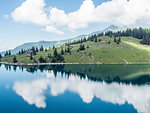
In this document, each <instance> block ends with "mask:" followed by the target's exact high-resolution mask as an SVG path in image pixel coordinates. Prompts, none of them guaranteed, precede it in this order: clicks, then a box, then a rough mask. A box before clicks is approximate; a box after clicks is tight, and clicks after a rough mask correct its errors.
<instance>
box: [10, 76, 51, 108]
mask: <svg viewBox="0 0 150 113" xmlns="http://www.w3.org/2000/svg"><path fill="white" fill-rule="evenodd" d="M48 83H49V80H47V79H37V80H33V81H24V82H16V83H15V84H14V86H13V89H14V90H15V91H16V93H17V94H18V95H20V96H22V98H23V99H24V100H25V101H27V102H28V103H29V104H31V105H32V104H35V105H36V107H38V108H45V107H46V103H45V99H46V97H45V96H44V91H45V90H46V89H47V84H48Z"/></svg>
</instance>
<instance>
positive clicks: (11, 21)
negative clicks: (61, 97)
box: [0, 0, 150, 51]
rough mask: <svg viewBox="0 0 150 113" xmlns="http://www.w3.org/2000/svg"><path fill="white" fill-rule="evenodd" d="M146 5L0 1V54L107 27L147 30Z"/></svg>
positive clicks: (114, 0) (117, 0)
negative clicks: (44, 41)
mask: <svg viewBox="0 0 150 113" xmlns="http://www.w3.org/2000/svg"><path fill="white" fill-rule="evenodd" d="M136 1H140V3H137V2H136ZM148 3H149V1H148V0H130V1H128V0H109V1H108V0H0V31H1V32H0V51H2V50H7V49H11V48H14V47H16V46H18V45H20V44H23V43H25V42H35V41H41V40H47V41H52V40H62V39H68V38H73V37H75V36H78V35H82V34H88V33H91V32H93V31H97V30H102V29H104V28H106V27H107V26H109V25H110V24H115V25H132V26H133V25H140V26H143V27H148V26H149V23H150V22H149V19H150V17H149V16H147V15H148V14H149V13H150V11H149V10H150V8H149V5H146V4H148ZM133 4H134V6H135V7H133V6H132V5H133ZM142 6H144V7H143V8H142V9H139V7H142ZM131 9H133V11H130V10H131ZM137 9H138V11H137V12H136V10H137ZM39 12H41V13H39ZM143 12H145V13H143ZM139 13H142V15H141V16H143V17H144V19H141V16H139ZM134 14H135V15H134ZM38 19H39V20H38Z"/></svg>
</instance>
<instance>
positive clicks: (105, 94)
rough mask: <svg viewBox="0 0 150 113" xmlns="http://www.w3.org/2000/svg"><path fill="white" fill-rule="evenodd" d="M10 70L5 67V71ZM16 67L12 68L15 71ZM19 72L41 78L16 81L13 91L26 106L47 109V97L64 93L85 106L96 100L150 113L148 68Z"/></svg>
mask: <svg viewBox="0 0 150 113" xmlns="http://www.w3.org/2000/svg"><path fill="white" fill-rule="evenodd" d="M7 67H9V66H6V69H8V70H9V69H10V67H9V68H7ZM16 67H17V66H15V68H13V69H16ZM19 68H20V69H21V70H26V71H28V72H30V73H35V72H37V71H38V70H40V71H41V72H42V73H43V76H42V77H41V78H35V79H33V80H23V81H16V82H15V83H14V85H13V90H14V91H15V92H16V94H17V95H19V96H21V97H22V98H23V99H24V100H25V101H26V102H28V104H31V105H35V106H36V107H37V108H46V94H45V92H48V93H49V95H51V96H59V95H61V94H64V93H65V92H66V91H69V92H73V93H75V94H78V95H79V96H80V97H81V99H82V101H83V102H84V103H87V104H89V103H91V102H92V100H93V99H94V97H95V98H97V99H100V100H102V101H105V102H108V103H112V104H119V105H123V104H125V103H126V102H127V103H128V104H131V105H133V107H134V108H135V109H136V110H137V112H139V113H141V112H142V113H150V85H149V81H150V65H120V66H118V65H117V66H116V65H51V66H25V67H24V66H22V67H19Z"/></svg>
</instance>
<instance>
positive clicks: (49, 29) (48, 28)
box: [42, 26, 64, 35]
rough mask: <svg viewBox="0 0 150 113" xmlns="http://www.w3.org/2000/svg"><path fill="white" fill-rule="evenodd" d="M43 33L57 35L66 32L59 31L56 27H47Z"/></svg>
mask: <svg viewBox="0 0 150 113" xmlns="http://www.w3.org/2000/svg"><path fill="white" fill-rule="evenodd" d="M42 31H46V32H51V33H56V34H60V35H62V34H64V32H62V31H60V30H58V29H57V28H56V27H54V26H46V28H44V29H43V28H42Z"/></svg>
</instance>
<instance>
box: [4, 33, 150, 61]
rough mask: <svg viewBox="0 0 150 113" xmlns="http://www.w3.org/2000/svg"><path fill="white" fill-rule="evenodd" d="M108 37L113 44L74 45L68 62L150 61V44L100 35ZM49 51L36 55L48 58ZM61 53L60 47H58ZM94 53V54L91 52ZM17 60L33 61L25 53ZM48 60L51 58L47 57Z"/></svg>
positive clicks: (88, 43) (66, 59) (66, 55)
mask: <svg viewBox="0 0 150 113" xmlns="http://www.w3.org/2000/svg"><path fill="white" fill-rule="evenodd" d="M103 38H105V39H106V42H108V41H110V42H111V44H107V43H105V42H97V43H96V42H90V41H88V42H85V43H84V44H85V47H86V46H87V45H89V47H90V48H89V49H86V50H84V51H80V52H77V49H78V48H79V46H80V44H76V45H73V46H74V48H73V49H72V50H71V52H72V54H71V55H70V54H65V55H64V58H65V62H66V63H121V62H133V63H134V62H150V46H146V45H142V44H140V43H139V40H138V39H135V38H132V37H122V42H121V43H120V44H116V43H114V42H113V38H110V37H106V36H103V37H99V39H103ZM48 53H53V50H52V49H50V50H48V51H47V52H39V53H37V55H36V56H35V59H36V60H38V59H39V57H40V56H43V57H45V58H47V56H48ZM58 53H60V48H58ZM90 53H92V56H89V54H90ZM12 59H13V56H8V57H5V58H2V62H12ZM17 60H18V61H19V62H21V63H32V62H33V61H30V58H29V57H25V55H19V56H17ZM47 62H50V60H48V59H47Z"/></svg>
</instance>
